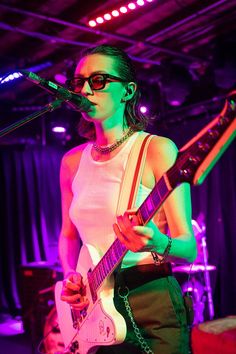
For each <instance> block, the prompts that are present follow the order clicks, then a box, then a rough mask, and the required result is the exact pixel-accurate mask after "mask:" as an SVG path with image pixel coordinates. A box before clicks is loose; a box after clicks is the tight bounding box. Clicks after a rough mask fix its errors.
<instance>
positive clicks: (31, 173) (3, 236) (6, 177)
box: [0, 125, 236, 318]
mask: <svg viewBox="0 0 236 354" xmlns="http://www.w3.org/2000/svg"><path fill="white" fill-rule="evenodd" d="M184 128H185V129H184ZM187 131H188V134H187V133H186V132H187ZM192 131H193V133H195V132H194V129H193V130H192ZM164 134H165V132H164ZM168 134H169V136H170V137H171V138H173V139H174V140H175V141H176V143H177V145H178V146H179V147H181V146H182V144H183V142H185V141H187V140H188V137H189V138H190V137H191V135H190V134H189V126H188V125H187V126H185V127H183V126H181V127H178V126H177V127H173V129H172V128H171V127H169V129H168ZM168 134H166V135H168ZM64 152H65V149H64V148H58V147H47V146H46V147H36V146H28V147H22V146H12V147H5V146H1V148H0V197H1V202H0V243H1V247H0V306H1V310H2V311H3V310H7V311H10V312H11V313H12V314H14V313H17V311H18V309H19V308H20V303H19V290H18V289H17V282H16V274H17V271H18V269H19V267H20V266H21V265H22V264H27V263H28V262H39V261H48V262H50V263H55V262H58V254H57V241H58V235H59V230H60V224H61V211H60V189H59V166H60V161H61V157H62V155H63V153H64ZM235 161H236V158H235V144H234V145H231V146H230V147H229V149H228V150H227V151H226V152H225V154H224V155H223V157H222V158H221V159H220V161H218V163H217V165H216V166H215V167H214V169H213V170H212V171H211V173H210V174H209V176H208V177H207V179H206V180H205V182H204V183H203V185H201V186H199V187H193V188H192V199H193V218H195V219H196V218H197V217H199V215H203V218H204V219H205V220H204V222H205V224H206V236H207V243H208V252H209V263H210V264H212V265H215V266H216V270H215V271H212V272H211V281H212V287H213V300H214V306H215V317H216V318H218V317H223V316H226V315H231V314H236V301H235V299H236V231H235V226H236V225H235V215H236V193H235V177H236V170H235V165H236V164H235ZM21 291H22V289H21Z"/></svg>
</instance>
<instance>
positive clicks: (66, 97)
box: [20, 70, 92, 112]
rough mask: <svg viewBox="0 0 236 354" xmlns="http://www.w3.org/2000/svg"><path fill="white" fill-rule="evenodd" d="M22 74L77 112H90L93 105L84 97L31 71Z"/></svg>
mask: <svg viewBox="0 0 236 354" xmlns="http://www.w3.org/2000/svg"><path fill="white" fill-rule="evenodd" d="M20 72H21V73H22V74H23V75H24V76H25V77H26V79H27V80H29V81H32V82H33V83H35V84H37V85H39V86H40V87H42V88H43V89H44V90H46V91H48V92H49V93H52V94H53V95H54V96H56V97H57V98H59V99H61V100H63V101H65V102H66V103H68V105H70V106H71V107H72V108H74V109H75V110H76V111H79V112H88V111H89V108H90V107H91V106H92V103H91V102H90V101H89V100H88V99H87V98H86V97H84V96H81V95H78V94H76V93H74V92H71V91H70V90H67V89H66V88H64V87H62V86H60V85H57V84H55V83H54V82H52V81H49V80H46V79H43V78H41V77H39V76H38V75H36V74H35V73H33V72H31V71H26V70H21V71H20Z"/></svg>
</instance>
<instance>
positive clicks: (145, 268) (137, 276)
mask: <svg viewBox="0 0 236 354" xmlns="http://www.w3.org/2000/svg"><path fill="white" fill-rule="evenodd" d="M170 275H172V267H171V263H169V262H166V263H161V264H159V265H156V264H141V265H137V266H134V267H129V268H125V269H124V270H120V271H119V272H117V273H116V283H117V285H120V286H127V287H128V288H129V290H132V289H135V288H138V287H139V286H142V285H144V284H145V283H148V282H150V281H153V280H156V279H160V278H164V277H168V276H170Z"/></svg>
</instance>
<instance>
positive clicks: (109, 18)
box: [103, 14, 111, 21]
mask: <svg viewBox="0 0 236 354" xmlns="http://www.w3.org/2000/svg"><path fill="white" fill-rule="evenodd" d="M103 17H104V19H105V20H107V21H110V20H111V15H110V14H105V15H104V16H103Z"/></svg>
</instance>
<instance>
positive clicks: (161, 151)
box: [147, 135, 178, 177]
mask: <svg viewBox="0 0 236 354" xmlns="http://www.w3.org/2000/svg"><path fill="white" fill-rule="evenodd" d="M177 154H178V148H177V146H176V144H175V143H174V142H173V141H172V140H171V139H169V138H167V137H164V136H156V135H155V136H153V137H152V139H151V141H150V143H149V146H148V150H147V162H148V165H149V166H150V168H151V169H152V170H153V172H154V174H155V175H156V176H159V177H160V176H162V175H163V173H165V172H166V171H167V170H168V169H169V168H170V167H171V166H172V165H173V164H174V162H175V160H176V157H177Z"/></svg>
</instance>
